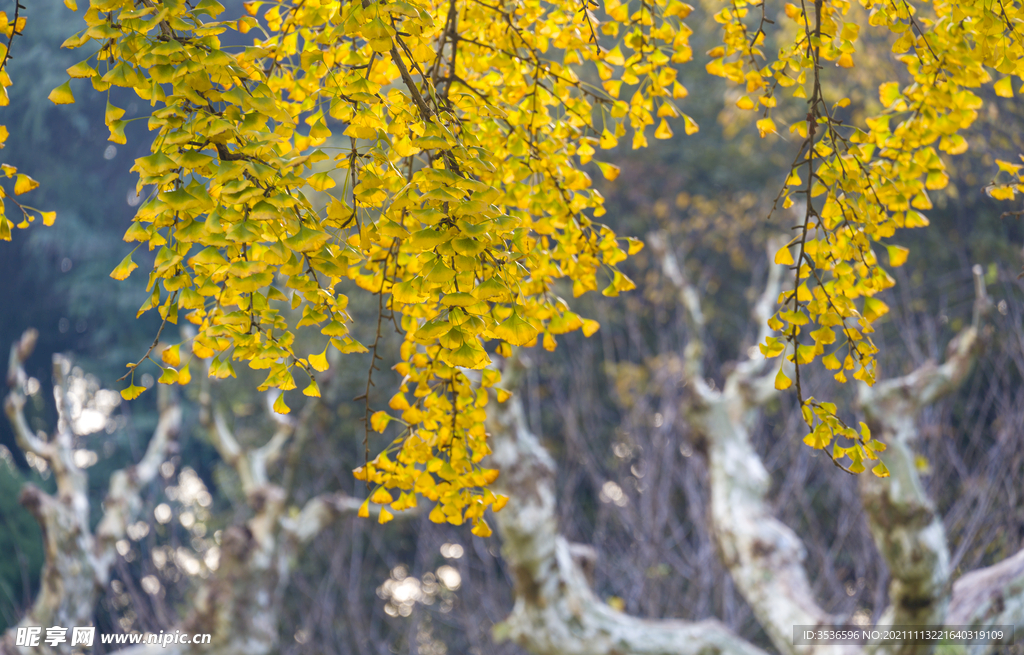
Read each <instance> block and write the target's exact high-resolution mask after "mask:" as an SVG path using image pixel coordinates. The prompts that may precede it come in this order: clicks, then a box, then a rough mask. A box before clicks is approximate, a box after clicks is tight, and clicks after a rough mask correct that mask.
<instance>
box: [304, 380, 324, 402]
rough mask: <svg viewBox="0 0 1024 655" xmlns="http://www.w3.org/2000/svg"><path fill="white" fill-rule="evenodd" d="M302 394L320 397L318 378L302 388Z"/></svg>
mask: <svg viewBox="0 0 1024 655" xmlns="http://www.w3.org/2000/svg"><path fill="white" fill-rule="evenodd" d="M302 394H303V395H305V396H310V397H311V398H319V397H320V387H319V386H318V385H317V383H316V380H310V381H309V386H307V387H306V388H305V389H303V390H302Z"/></svg>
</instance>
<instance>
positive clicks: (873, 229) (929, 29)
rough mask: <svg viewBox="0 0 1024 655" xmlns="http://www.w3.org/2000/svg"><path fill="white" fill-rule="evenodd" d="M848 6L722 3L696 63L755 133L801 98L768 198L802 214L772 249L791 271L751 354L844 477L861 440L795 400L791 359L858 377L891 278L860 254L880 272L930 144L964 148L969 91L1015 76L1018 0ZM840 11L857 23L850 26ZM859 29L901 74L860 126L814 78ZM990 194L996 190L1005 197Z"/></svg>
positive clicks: (931, 161)
mask: <svg viewBox="0 0 1024 655" xmlns="http://www.w3.org/2000/svg"><path fill="white" fill-rule="evenodd" d="M859 4H860V7H855V6H854V5H852V4H851V3H850V2H847V1H846V0H836V1H828V0H816V1H815V2H813V3H810V2H807V3H800V5H799V6H797V5H796V4H792V3H786V4H785V5H784V6H783V7H782V12H781V14H782V15H780V16H778V21H777V23H778V24H776V21H773V20H771V18H770V17H769V15H768V14H767V13H766V3H761V4H758V3H754V2H746V1H744V0H741V1H740V2H736V3H732V4H731V5H729V6H728V7H724V8H722V9H721V11H720V12H719V13H718V14H716V16H715V19H716V20H717V21H718V22H719V23H721V25H722V28H723V36H724V38H723V41H722V45H721V46H719V47H717V48H715V49H714V50H712V51H711V52H709V55H711V56H712V57H713V58H714V59H713V60H712V61H711V62H710V63H709V64H708V65H707V70H708V72H709V73H711V74H713V75H718V76H721V77H725V78H727V79H729V80H731V81H733V82H735V83H737V84H743V85H745V87H746V92H747V95H744V96H743V97H742V98H740V99H739V100H738V101H737V103H736V104H737V106H738V107H739V108H740V109H746V110H751V111H759V112H761V114H762V118H761V119H760V120H758V121H757V127H758V129H759V130H760V131H761V134H762V136H764V135H766V134H767V133H772V132H775V131H776V130H777V129H780V126H778V125H776V123H775V121H774V120H773V108H775V107H776V105H777V103H778V101H779V96H780V94H783V93H788V94H790V95H791V96H792V97H794V98H801V99H806V101H807V105H808V111H807V114H806V117H802V118H803V120H798V121H792V122H791V123H790V124H789V125H786V126H785V127H788V132H789V133H790V134H796V135H798V136H799V137H800V139H801V140H802V141H801V142H800V148H799V151H798V153H797V154H796V157H795V159H794V163H793V165H792V167H791V170H790V172H789V173H788V177H787V179H786V181H785V185H784V187H783V188H782V190H781V191H780V193H779V198H778V199H777V202H778V200H781V201H782V206H783V207H784V208H789V207H792V206H794V205H795V204H797V203H799V205H798V206H801V207H802V209H803V211H802V212H801V214H802V215H803V219H802V224H801V225H800V226H799V229H798V230H797V232H796V236H795V237H794V238H793V240H792V241H791V242H790V243H789V244H788V245H787V246H786V247H785V248H783V249H782V250H780V251H779V252H778V254H777V255H776V257H775V261H776V263H779V264H786V265H789V266H791V267H792V269H793V270H794V271H795V284H794V285H793V286H792V288H791V290H790V291H786V292H784V293H783V294H782V295H781V296H780V298H779V305H780V309H779V311H778V313H777V314H776V315H775V316H774V317H773V318H772V319H771V321H770V322H769V324H770V325H771V327H772V328H773V329H775V330H778V331H779V332H780V333H781V336H780V337H770V338H769V339H768V340H767V342H766V343H765V344H763V345H762V347H761V348H762V352H763V353H764V354H765V355H766V356H768V357H776V356H779V355H781V354H782V353H783V352H787V353H788V354H787V358H788V359H789V360H790V361H791V362H794V363H795V364H796V386H797V389H798V390H799V395H800V399H801V403H802V404H803V406H804V417H805V420H806V422H807V424H808V427H809V428H811V433H810V434H809V435H808V436H807V438H806V439H805V441H806V442H807V443H808V444H811V445H812V446H814V447H815V448H825V447H826V446H828V445H829V444H830V443H832V442H833V438H835V437H839V436H843V437H845V438H848V439H850V440H851V441H852V442H853V445H851V446H850V447H848V448H844V447H842V446H840V444H839V443H835V444H834V449H833V460H834V461H838V460H839V459H841V458H842V457H843V456H844V455H848V454H850V453H852V452H854V451H851V448H853V449H855V450H856V452H855V455H856V456H851V457H850V459H851V461H852V465H851V466H850V467H849V468H848V470H850V471H852V472H859V471H862V470H864V466H863V464H862V461H863V460H865V459H874V458H875V457H874V444H876V443H877V442H876V441H874V440H872V439H871V436H870V434H869V433H867V432H866V431H865V430H863V429H862V430H861V432H860V433H859V434H858V433H857V432H856V431H855V430H853V429H852V428H850V427H848V426H847V425H846V424H845V423H844V422H842V421H841V420H839V419H838V417H837V416H836V413H835V407H834V405H831V404H829V403H820V402H817V401H815V400H814V399H813V398H812V397H807V396H806V395H805V394H804V393H803V390H802V389H800V369H799V367H800V366H802V365H806V364H810V363H811V362H813V361H815V360H819V361H820V362H821V363H822V364H824V366H825V367H826V368H828V369H831V370H835V371H836V373H835V378H836V379H837V380H839V381H840V382H845V381H846V379H847V377H846V374H847V371H850V372H852V375H853V377H854V378H855V379H858V380H861V381H863V382H865V383H867V384H872V383H873V382H874V380H875V375H876V364H875V357H874V355H875V353H876V352H877V348H876V347H875V345H874V344H873V343H872V340H871V337H870V335H871V334H872V333H873V332H874V328H873V327H872V324H873V323H874V322H875V320H876V319H878V318H879V317H881V316H883V315H884V314H885V313H886V312H887V311H888V307H887V306H886V304H885V303H884V302H882V301H881V300H879V299H878V298H875V295H876V294H878V293H879V292H880V291H883V290H884V289H887V288H889V287H891V286H893V284H894V280H893V278H892V277H891V276H890V275H889V273H888V272H887V271H886V270H885V269H884V268H883V267H882V265H881V261H880V260H879V258H878V256H877V254H876V249H878V246H879V245H882V246H884V248H885V249H886V254H887V260H888V264H889V266H890V267H898V266H900V265H902V264H903V262H904V261H905V260H906V258H907V250H906V249H905V248H902V247H900V246H898V245H896V244H892V243H886V241H885V240H887V239H889V238H890V237H892V236H893V235H894V234H895V233H896V230H897V228H910V227H922V226H926V225H928V219H927V218H926V217H925V216H924V215H923V214H922V213H921V212H922V211H924V210H928V209H931V207H932V201H931V199H930V198H929V191H938V190H941V189H943V188H945V187H946V185H947V184H948V181H949V177H948V175H947V173H946V166H945V163H944V162H943V159H942V157H941V155H940V153H947V154H950V155H955V154H960V153H962V152H964V151H965V150H966V149H967V142H966V140H965V139H964V137H963V135H962V134H961V132H962V131H963V130H965V129H966V128H969V127H970V126H971V125H972V123H973V122H974V120H975V119H976V118H977V116H978V109H979V108H980V107H981V105H982V99H981V98H980V97H979V96H978V95H977V94H976V93H975V92H974V91H973V90H976V89H978V88H979V87H981V86H982V85H985V84H988V83H992V84H993V86H994V91H995V93H996V95H999V96H1002V97H1010V96H1012V94H1013V86H1012V85H1013V80H1014V78H1017V79H1018V81H1019V80H1020V79H1024V58H1022V55H1024V48H1022V44H1021V36H1022V34H1024V33H1022V32H1021V29H1022V28H1021V26H1020V23H1021V19H1022V18H1024V7H1022V5H1021V4H1020V3H1015V2H985V1H977V2H956V1H948V0H933V1H932V2H910V1H908V0H899V1H897V2H890V1H888V0H885V1H882V0H862V1H861V2H860V3H859ZM851 8H852V9H853V11H852V12H851ZM855 15H859V16H862V17H864V18H862V19H861V22H858V21H857V20H856V19H854V18H853V17H854V16H855ZM865 19H866V20H865ZM862 22H866V23H867V24H866V25H865V24H862ZM869 28H875V29H876V30H878V31H880V32H881V33H882V34H886V33H887V34H890V35H892V39H893V40H892V43H891V49H892V52H893V53H894V55H895V58H896V60H897V61H898V62H900V63H901V64H902V67H903V72H905V75H906V81H905V82H904V83H902V84H901V83H900V82H899V81H886V82H885V83H883V84H881V85H880V86H879V88H878V97H879V100H880V102H881V105H882V107H883V109H882V111H881V113H879V114H877V115H875V116H872V117H870V118H868V119H867V120H866V124H865V125H864V126H854V125H847V124H845V123H844V116H845V114H844V108H845V107H847V106H848V105H849V104H850V99H849V98H847V97H835V98H832V97H826V94H825V92H824V91H823V82H824V81H825V80H826V79H829V78H830V79H833V80H836V78H839V79H838V80H837V83H836V84H835V85H834V86H839V87H840V88H841V87H842V81H841V77H842V76H843V75H844V71H845V70H847V69H850V68H852V67H854V66H855V65H856V44H857V41H858V38H859V36H860V33H861V31H862V30H867V29H869ZM768 35H771V36H774V37H777V40H778V41H779V43H780V46H779V48H778V52H777V55H775V56H771V55H769V54H767V53H766V50H767V47H766V46H765V43H766V37H767V36H768ZM837 69H838V70H837ZM1007 170H1008V169H1007ZM1010 172H1011V173H1013V172H1015V171H1010ZM1002 193H1004V194H1006V195H1007V197H1012V191H1008V192H1005V191H1004V192H1002ZM808 336H809V337H810V338H809V339H808V338H807V337H808ZM793 382H794V381H793V380H792V379H790V378H789V377H788V376H787V375H786V374H785V372H784V371H783V370H782V369H781V368H780V370H779V373H778V376H777V378H776V386H777V387H778V388H780V389H786V388H789V387H790V386H792V385H793ZM844 468H846V467H844Z"/></svg>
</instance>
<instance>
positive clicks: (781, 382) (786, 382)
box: [775, 368, 793, 391]
mask: <svg viewBox="0 0 1024 655" xmlns="http://www.w3.org/2000/svg"><path fill="white" fill-rule="evenodd" d="M791 386H793V381H792V380H790V379H789V377H788V376H787V375H786V374H785V373H784V372H783V371H782V369H781V368H780V369H779V372H778V373H777V374H776V375H775V388H776V389H778V390H780V391H784V390H786V389H788V388H790V387H791Z"/></svg>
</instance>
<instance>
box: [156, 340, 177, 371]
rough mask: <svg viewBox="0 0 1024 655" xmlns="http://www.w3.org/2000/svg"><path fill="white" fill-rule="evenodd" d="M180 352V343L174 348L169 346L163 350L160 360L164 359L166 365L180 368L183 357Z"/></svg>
mask: <svg viewBox="0 0 1024 655" xmlns="http://www.w3.org/2000/svg"><path fill="white" fill-rule="evenodd" d="M180 350H181V344H180V343H176V344H174V345H173V346H168V347H167V348H164V349H163V352H161V353H160V359H162V360H163V361H164V364H167V365H168V366H178V365H179V364H181V355H180V353H179V351H180Z"/></svg>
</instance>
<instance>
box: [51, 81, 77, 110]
mask: <svg viewBox="0 0 1024 655" xmlns="http://www.w3.org/2000/svg"><path fill="white" fill-rule="evenodd" d="M47 98H48V99H49V100H50V102H52V103H53V104H55V105H70V104H73V103H74V102H75V96H74V95H72V93H71V80H68V81H67V82H65V83H64V84H61V85H60V86H58V87H57V88H56V89H54V90H53V91H50V95H48V96H47Z"/></svg>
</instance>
